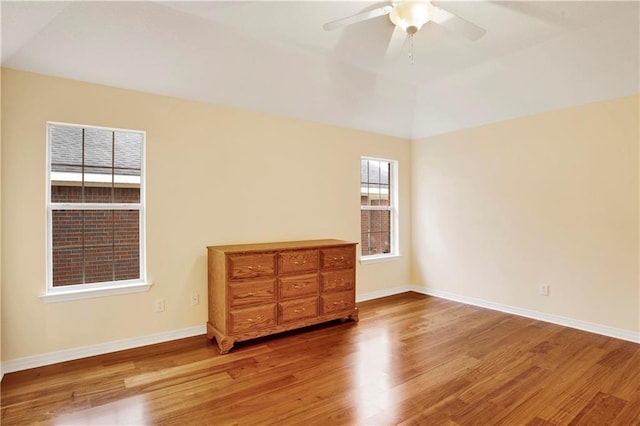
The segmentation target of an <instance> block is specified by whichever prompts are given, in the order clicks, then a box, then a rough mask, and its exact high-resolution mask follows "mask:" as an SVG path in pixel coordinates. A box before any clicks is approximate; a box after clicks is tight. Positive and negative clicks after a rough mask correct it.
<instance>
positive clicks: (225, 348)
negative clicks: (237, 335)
mask: <svg viewBox="0 0 640 426" xmlns="http://www.w3.org/2000/svg"><path fill="white" fill-rule="evenodd" d="M235 342H236V341H235V340H234V339H231V338H229V337H219V336H216V343H218V348H219V349H220V355H224V354H226V353H228V352H229V351H230V350H231V348H233V344H234V343H235Z"/></svg>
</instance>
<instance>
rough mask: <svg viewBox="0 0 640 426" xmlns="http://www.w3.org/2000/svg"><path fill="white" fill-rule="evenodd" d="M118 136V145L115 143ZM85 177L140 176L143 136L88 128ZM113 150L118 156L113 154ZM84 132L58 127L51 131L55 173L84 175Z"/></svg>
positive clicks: (85, 141)
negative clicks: (102, 175) (107, 175)
mask: <svg viewBox="0 0 640 426" xmlns="http://www.w3.org/2000/svg"><path fill="white" fill-rule="evenodd" d="M113 136H115V141H113V140H112V138H113ZM84 139H85V140H84V157H85V158H84V165H85V170H84V171H85V173H101V174H104V173H107V174H111V168H112V165H113V166H114V168H115V170H114V174H116V175H129V176H140V168H141V154H142V135H141V134H140V133H135V132H126V131H114V132H112V131H110V130H104V129H96V128H85V138H84ZM112 149H113V151H114V152H112ZM82 154H83V147H82V128H81V127H75V126H60V125H54V126H52V129H51V171H52V172H76V173H80V172H81V171H82V164H83V162H82Z"/></svg>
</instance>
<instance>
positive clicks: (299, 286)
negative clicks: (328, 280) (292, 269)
mask: <svg viewBox="0 0 640 426" xmlns="http://www.w3.org/2000/svg"><path fill="white" fill-rule="evenodd" d="M304 286H305V285H304V284H294V285H292V286H291V287H292V288H303V287H304Z"/></svg>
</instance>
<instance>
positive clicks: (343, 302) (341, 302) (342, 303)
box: [333, 300, 347, 305]
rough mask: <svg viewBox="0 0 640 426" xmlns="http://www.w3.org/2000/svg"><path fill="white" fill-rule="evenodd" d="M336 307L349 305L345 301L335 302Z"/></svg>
mask: <svg viewBox="0 0 640 426" xmlns="http://www.w3.org/2000/svg"><path fill="white" fill-rule="evenodd" d="M333 304H334V305H346V304H347V303H346V302H345V301H344V300H341V301H339V302H333Z"/></svg>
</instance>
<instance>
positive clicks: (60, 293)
mask: <svg viewBox="0 0 640 426" xmlns="http://www.w3.org/2000/svg"><path fill="white" fill-rule="evenodd" d="M151 286H152V283H134V284H130V283H129V284H120V285H110V286H104V287H96V288H90V289H86V288H85V289H81V290H77V289H71V290H56V291H54V292H51V293H48V294H43V295H42V296H40V300H42V301H43V302H44V303H57V302H68V301H71V300H81V299H91V298H94V297H104V296H114V295H117V294H129V293H142V292H144V291H149V289H150V288H151Z"/></svg>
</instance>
